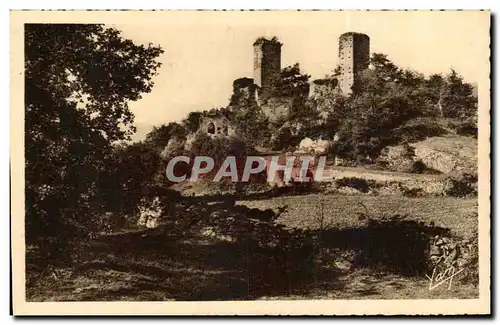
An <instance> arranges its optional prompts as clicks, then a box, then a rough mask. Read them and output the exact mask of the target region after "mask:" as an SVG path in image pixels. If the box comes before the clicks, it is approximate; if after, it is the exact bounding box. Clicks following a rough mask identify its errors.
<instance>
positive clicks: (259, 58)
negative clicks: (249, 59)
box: [253, 37, 283, 93]
mask: <svg viewBox="0 0 500 325" xmlns="http://www.w3.org/2000/svg"><path fill="white" fill-rule="evenodd" d="M282 45H283V44H281V43H280V42H279V41H278V40H277V39H276V37H273V38H272V39H270V40H269V39H266V38H263V37H260V38H258V39H257V40H256V41H255V42H254V43H253V50H254V60H253V75H254V78H253V79H254V83H255V84H256V85H257V86H259V87H260V89H261V93H266V92H267V91H269V89H270V88H271V86H272V84H273V82H274V80H276V79H277V78H279V75H280V72H281V46H282Z"/></svg>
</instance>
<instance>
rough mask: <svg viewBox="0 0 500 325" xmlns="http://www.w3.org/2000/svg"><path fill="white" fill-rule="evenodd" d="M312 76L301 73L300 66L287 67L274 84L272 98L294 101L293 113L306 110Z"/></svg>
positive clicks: (296, 64)
mask: <svg viewBox="0 0 500 325" xmlns="http://www.w3.org/2000/svg"><path fill="white" fill-rule="evenodd" d="M310 77H311V76H310V75H308V74H304V73H302V72H301V71H300V66H299V64H298V63H295V64H294V65H293V66H288V67H285V68H284V69H283V70H282V71H281V74H280V78H278V79H277V80H276V81H275V82H274V84H273V88H272V89H273V90H272V96H274V97H286V98H291V99H292V112H293V111H295V112H297V111H301V110H303V109H304V108H305V101H306V99H307V96H308V95H309V78H310Z"/></svg>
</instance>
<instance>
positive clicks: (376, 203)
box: [238, 194, 478, 238]
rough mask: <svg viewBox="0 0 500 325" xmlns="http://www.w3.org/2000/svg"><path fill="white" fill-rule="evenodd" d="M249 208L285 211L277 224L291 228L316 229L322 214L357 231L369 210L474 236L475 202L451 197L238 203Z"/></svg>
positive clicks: (282, 199) (327, 197) (298, 198)
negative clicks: (361, 219) (279, 208)
mask: <svg viewBox="0 0 500 325" xmlns="http://www.w3.org/2000/svg"><path fill="white" fill-rule="evenodd" d="M238 204H243V205H246V206H248V207H250V208H258V209H270V208H271V209H272V208H276V207H283V206H286V207H287V212H285V213H284V214H282V216H281V217H280V220H279V222H282V223H284V224H286V225H287V226H290V227H298V228H314V227H317V221H316V220H317V216H318V215H319V213H320V212H321V206H322V205H323V213H324V215H325V220H326V221H327V222H328V223H331V224H332V226H334V227H338V228H348V227H358V226H361V225H362V222H361V221H360V220H359V219H358V218H357V216H358V215H359V214H360V213H366V212H367V211H366V210H368V211H369V212H370V213H371V214H373V215H374V216H376V217H382V218H383V217H390V216H393V215H395V214H400V215H408V216H410V217H411V219H412V220H415V221H423V222H427V223H430V222H432V223H434V224H435V225H436V226H438V227H444V228H450V230H451V231H452V232H453V233H454V234H455V235H457V236H459V237H464V238H469V237H471V236H472V235H473V234H474V233H476V232H477V227H478V220H477V218H476V217H472V216H474V213H477V199H476V198H471V199H459V198H453V197H417V198H409V197H404V196H396V195H390V196H389V195H388V196H369V195H363V194H359V195H336V194H334V195H325V194H310V195H303V196H280V197H274V198H269V199H264V200H252V201H239V202H238Z"/></svg>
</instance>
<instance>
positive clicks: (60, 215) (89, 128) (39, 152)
mask: <svg viewBox="0 0 500 325" xmlns="http://www.w3.org/2000/svg"><path fill="white" fill-rule="evenodd" d="M161 53H162V50H161V49H160V48H159V47H154V46H152V45H148V46H144V45H135V44H134V43H133V42H132V41H130V40H128V39H124V38H122V36H121V35H120V32H119V31H118V30H116V29H114V28H106V27H104V26H102V25H97V24H84V25H83V24H27V25H25V103H26V105H25V107H26V115H25V123H26V125H25V129H26V137H25V139H26V140H25V141H26V143H25V145H26V147H25V148H26V149H25V150H26V202H27V205H26V240H27V242H29V243H36V242H38V241H39V240H43V239H46V238H48V237H51V236H54V237H56V238H57V240H58V241H65V240H68V239H70V238H74V236H77V234H78V233H79V232H80V231H85V229H86V227H87V225H89V224H91V223H92V222H93V221H92V218H95V215H96V214H98V213H100V212H101V211H102V209H103V206H102V202H103V201H102V200H101V198H100V196H101V195H103V193H101V189H100V188H99V184H100V183H101V182H99V180H100V179H101V178H102V177H104V175H106V174H107V173H108V168H109V166H108V162H109V161H110V160H111V158H112V155H113V149H112V143H114V142H116V141H120V140H125V139H127V138H129V136H130V135H131V134H132V133H133V132H134V131H135V129H134V127H133V126H132V122H133V118H134V116H133V114H132V112H131V111H130V110H129V107H128V103H129V102H130V101H135V100H138V99H140V98H141V93H145V92H150V91H151V89H152V86H153V82H152V78H153V77H154V75H155V74H156V71H157V69H158V67H159V66H160V63H159V62H157V61H156V58H157V57H158V56H159V55H160V54H161ZM98 202H99V203H98Z"/></svg>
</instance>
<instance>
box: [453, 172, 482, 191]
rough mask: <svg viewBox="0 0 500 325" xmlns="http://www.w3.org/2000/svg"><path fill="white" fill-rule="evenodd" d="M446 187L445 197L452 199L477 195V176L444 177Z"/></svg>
mask: <svg viewBox="0 0 500 325" xmlns="http://www.w3.org/2000/svg"><path fill="white" fill-rule="evenodd" d="M446 182H447V183H448V186H447V188H446V195H449V196H454V197H469V196H476V195H477V190H478V188H477V186H478V184H477V174H472V173H467V172H464V173H460V174H458V175H450V176H447V177H446Z"/></svg>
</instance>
